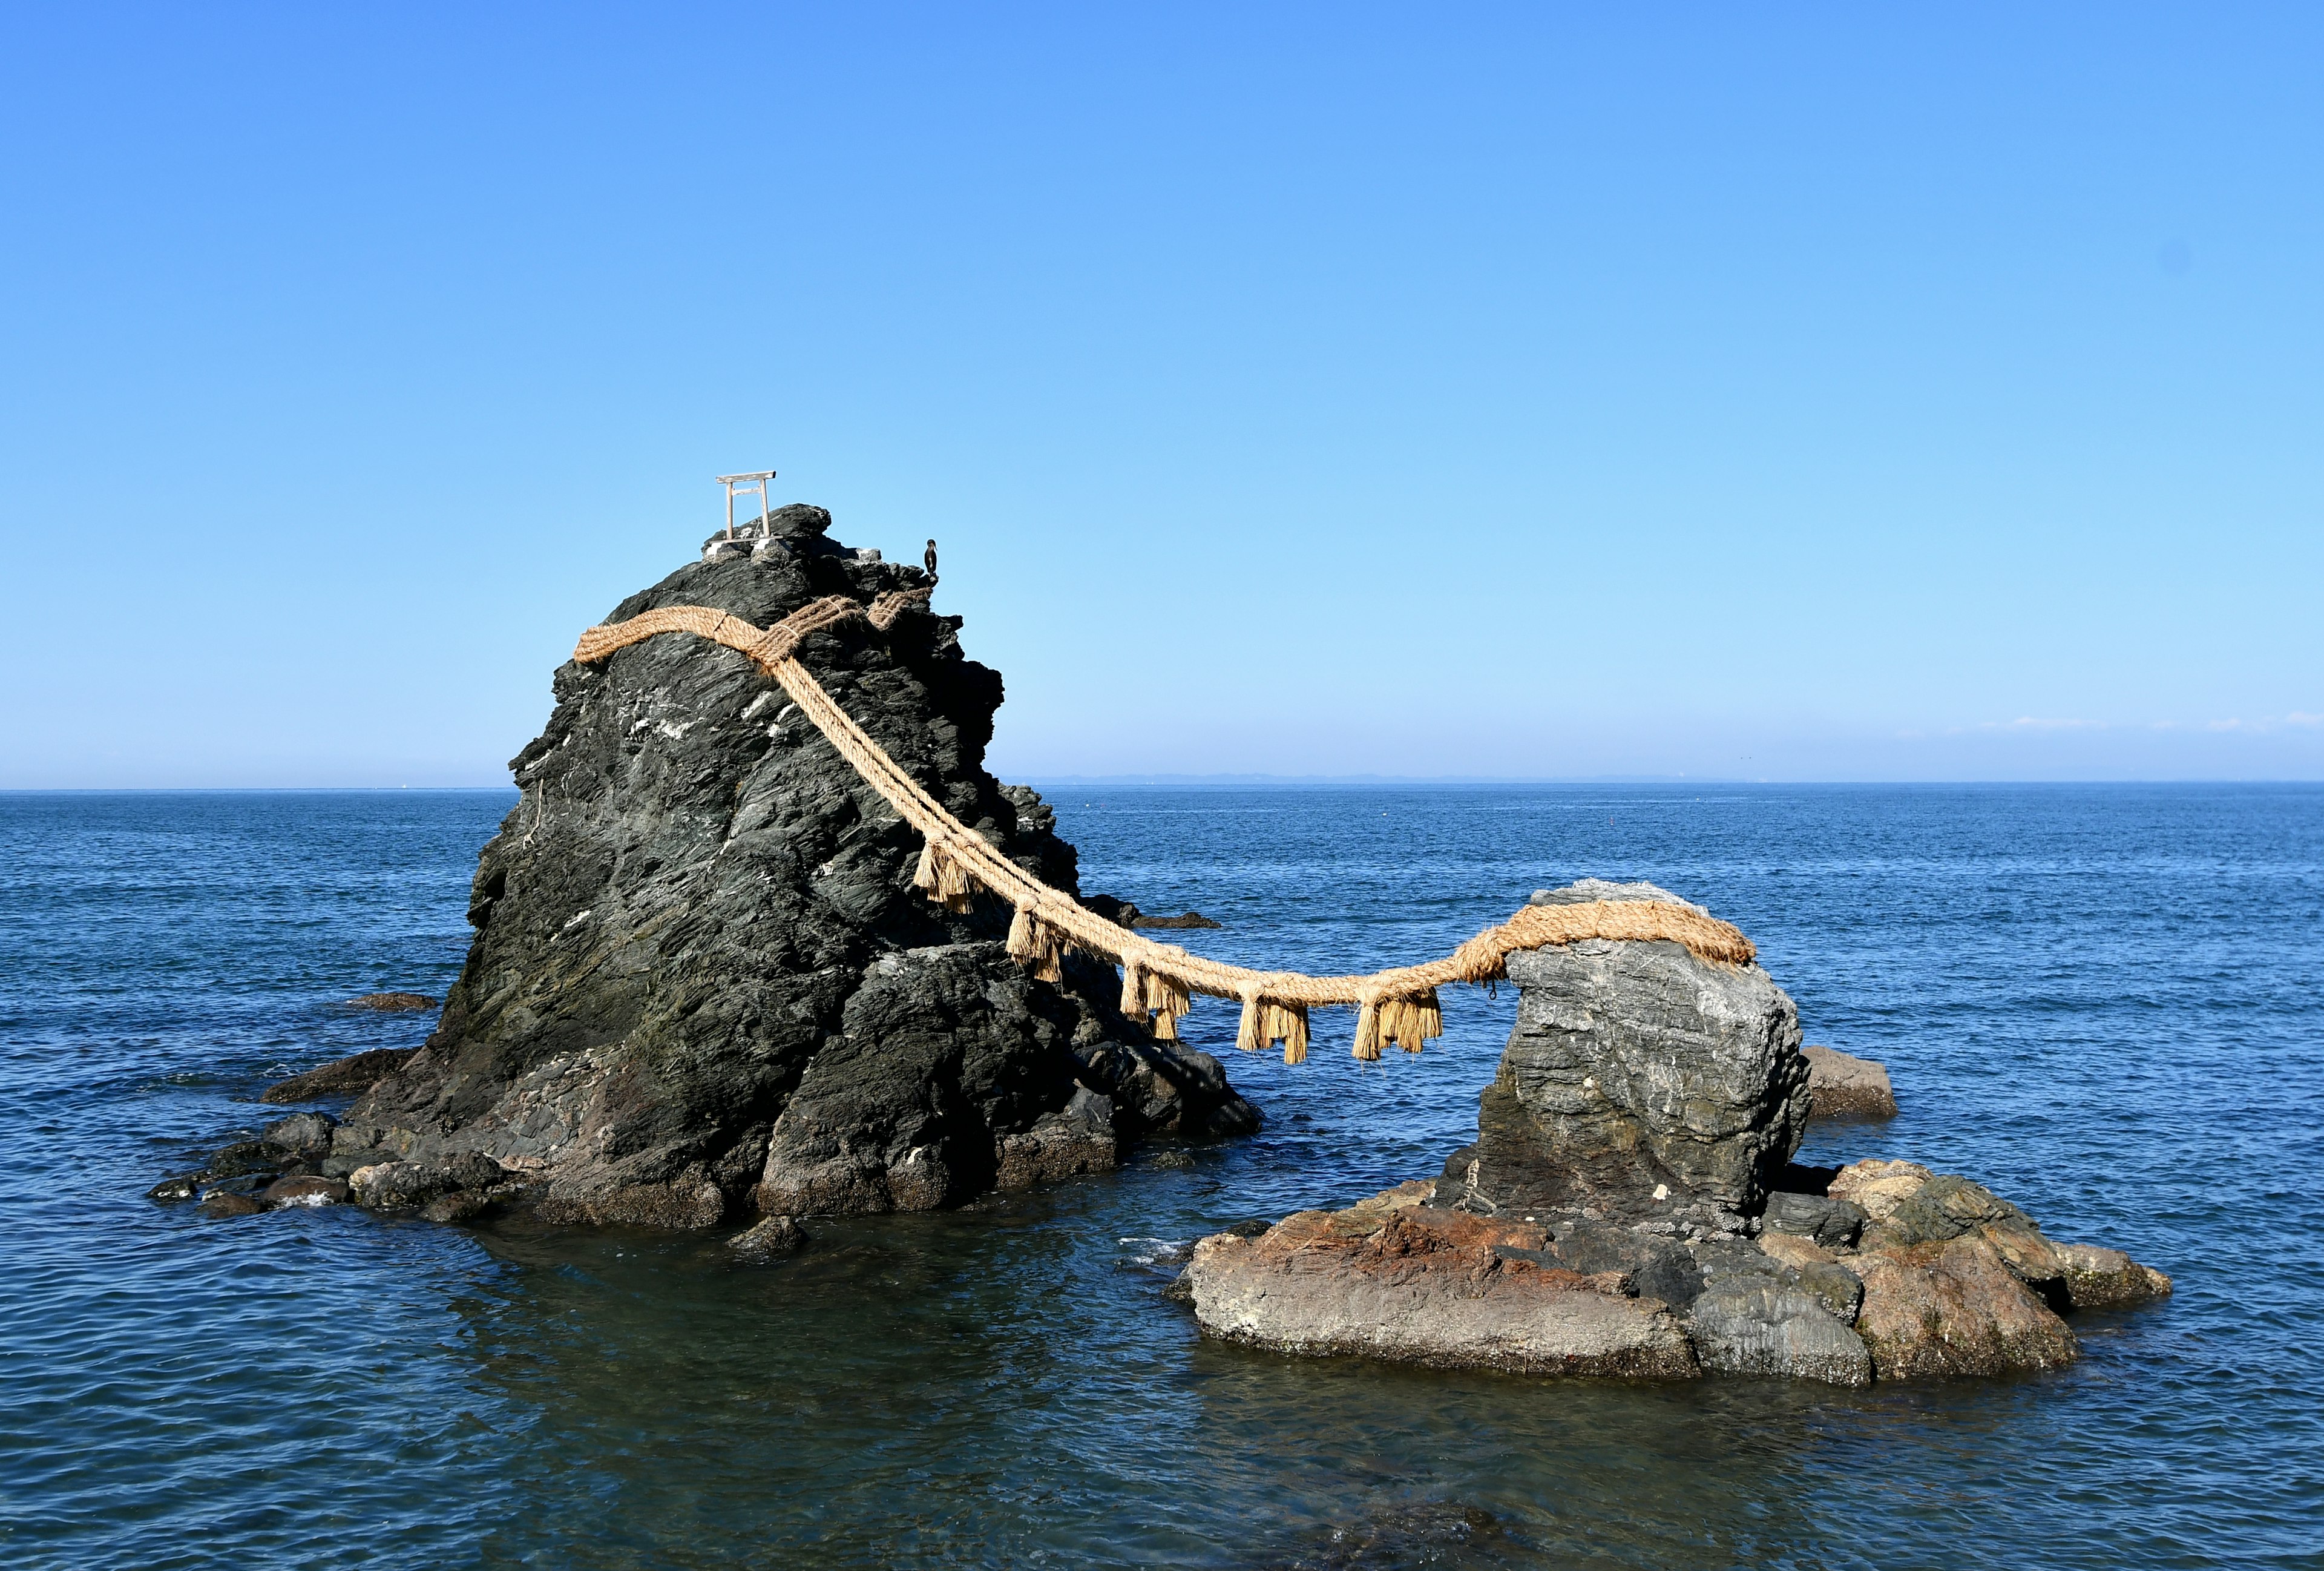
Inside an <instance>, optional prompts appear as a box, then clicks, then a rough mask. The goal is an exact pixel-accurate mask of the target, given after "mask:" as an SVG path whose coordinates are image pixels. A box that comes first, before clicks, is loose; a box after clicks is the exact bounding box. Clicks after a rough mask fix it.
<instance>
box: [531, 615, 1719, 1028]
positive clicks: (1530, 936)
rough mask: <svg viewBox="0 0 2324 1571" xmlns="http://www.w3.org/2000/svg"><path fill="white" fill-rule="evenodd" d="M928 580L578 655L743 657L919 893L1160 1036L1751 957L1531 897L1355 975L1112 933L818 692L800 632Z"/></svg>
mask: <svg viewBox="0 0 2324 1571" xmlns="http://www.w3.org/2000/svg"><path fill="white" fill-rule="evenodd" d="M929 592H930V590H929V588H927V587H923V588H918V589H899V590H893V591H890V592H889V593H887V594H884V595H881V596H879V597H878V598H877V599H876V600H874V601H873V602H872V603H871V605H870V606H869V607H866V606H864V605H862V604H860V603H859V602H857V601H854V600H851V599H849V598H848V597H847V596H844V595H834V596H827V597H826V598H824V599H821V600H816V601H814V602H812V603H811V604H809V605H806V606H803V607H802V608H800V609H799V610H798V611H795V612H793V613H792V614H791V615H788V616H786V617H784V618H783V619H782V620H781V621H780V622H778V623H776V624H774V625H773V626H772V627H766V628H761V627H757V626H754V625H752V624H751V623H748V622H745V621H743V620H742V618H741V617H739V616H733V615H728V614H727V613H726V612H724V611H714V610H712V609H711V608H709V607H708V606H705V605H666V606H662V607H660V608H659V609H657V610H653V611H648V612H644V613H642V614H641V615H637V616H632V617H631V618H630V619H629V620H628V621H626V622H617V623H613V624H610V625H608V626H602V627H592V628H590V629H589V630H588V631H587V632H586V633H583V634H582V635H581V641H580V642H579V643H578V644H577V645H576V647H575V648H574V651H573V658H574V659H575V660H576V661H579V662H580V663H582V664H584V665H589V664H594V663H595V662H596V661H602V660H604V659H606V658H607V657H608V656H610V655H612V654H613V652H615V651H616V650H621V649H625V648H627V647H628V646H629V645H631V644H632V643H637V642H642V641H643V640H645V639H649V638H651V637H653V636H655V635H656V634H658V633H694V634H696V635H697V636H699V637H702V638H706V639H709V640H710V641H711V642H714V643H719V644H723V645H724V646H725V647H726V648H728V649H732V650H736V651H739V652H742V653H743V654H745V655H748V656H750V658H751V659H752V661H755V662H756V663H757V664H758V666H759V668H760V669H761V670H763V671H765V672H766V673H767V674H768V675H770V676H771V677H772V678H774V679H775V680H776V681H777V682H779V683H780V684H781V686H782V688H783V691H784V692H785V693H787V694H788V695H789V696H790V699H791V701H792V702H793V703H795V704H797V705H798V707H799V710H800V712H801V713H802V714H804V715H805V716H807V718H808V719H809V720H810V721H812V722H814V724H815V727H816V730H818V731H820V732H822V733H823V735H824V738H825V740H826V741H828V742H829V743H830V744H831V745H832V746H833V747H834V748H835V749H836V750H837V751H838V753H839V755H840V756H841V757H842V758H844V759H845V760H846V761H847V762H848V763H849V765H850V766H851V767H853V769H854V771H855V772H856V773H857V774H858V775H860V776H862V779H863V781H864V783H865V784H867V785H869V786H870V787H871V789H872V790H875V791H877V792H879V794H880V795H881V798H882V799H884V800H886V801H887V803H888V804H889V806H890V807H892V808H893V809H895V810H896V811H897V813H898V814H899V815H900V816H901V817H902V818H904V820H905V821H906V822H907V823H908V824H910V825H911V826H912V827H913V828H914V829H916V830H918V832H919V833H920V835H921V836H922V837H923V838H924V840H925V842H926V844H925V845H924V846H922V847H921V851H920V860H919V865H918V868H917V869H916V870H915V872H914V873H913V876H912V883H913V884H914V886H915V887H917V888H918V889H919V890H920V891H921V892H923V893H925V894H927V897H928V898H929V899H930V900H933V901H938V902H940V903H942V904H943V905H944V906H945V908H946V909H947V910H954V911H966V910H969V909H970V908H971V904H972V902H973V899H974V896H975V892H976V891H977V890H979V889H984V890H988V891H990V892H991V893H993V894H995V895H997V896H999V897H1000V898H1001V899H1002V900H1005V901H1009V902H1010V905H1011V906H1012V907H1013V908H1014V909H1015V915H1014V917H1013V919H1011V921H1010V930H1009V953H1010V956H1012V957H1013V958H1015V959H1016V960H1017V961H1019V963H1020V964H1022V965H1026V966H1030V967H1032V968H1033V971H1034V974H1035V975H1037V976H1039V977H1041V978H1043V979H1045V980H1047V981H1051V982H1055V981H1057V980H1059V979H1060V978H1061V977H1062V975H1063V971H1062V969H1061V966H1062V965H1063V963H1064V959H1065V953H1066V951H1067V950H1069V949H1080V950H1082V951H1084V953H1087V954H1091V955H1094V956H1098V957H1100V958H1101V959H1103V960H1106V961H1110V962H1111V963H1112V964H1114V965H1117V966H1120V967H1121V968H1122V988H1121V1010H1122V1012H1123V1013H1124V1014H1127V1015H1130V1017H1132V1018H1133V1019H1137V1020H1139V1021H1145V1022H1146V1023H1148V1025H1149V1026H1150V1028H1151V1029H1152V1030H1153V1032H1154V1035H1155V1036H1156V1037H1157V1039H1159V1040H1166V1041H1168V1040H1176V1038H1177V1034H1178V1032H1177V1021H1178V1017H1179V1016H1181V1015H1183V1014H1185V1012H1187V1010H1188V1009H1190V1008H1191V1007H1193V1003H1194V996H1195V995H1196V994H1201V995H1203V996H1205V997H1210V998H1224V999H1232V1000H1234V1001H1236V1002H1238V1003H1240V1005H1241V1006H1242V1021H1241V1026H1240V1030H1239V1031H1238V1033H1237V1037H1236V1046H1238V1047H1240V1048H1242V1049H1246V1050H1249V1051H1258V1050H1260V1049H1264V1048H1266V1047H1268V1045H1270V1044H1271V1043H1274V1042H1277V1041H1279V1042H1281V1043H1283V1059H1284V1062H1286V1063H1287V1064H1296V1063H1299V1062H1300V1061H1302V1060H1303V1059H1305V1058H1306V1056H1307V1036H1308V1021H1307V1012H1308V1011H1309V1010H1310V1009H1312V1008H1314V1007H1315V1006H1316V1005H1319V1004H1321V1005H1327V1006H1328V1005H1342V1006H1347V1005H1352V1006H1353V1007H1354V1008H1355V1010H1356V1012H1357V1014H1356V1038H1355V1045H1354V1053H1355V1056H1356V1057H1357V1058H1379V1056H1380V1053H1381V1049H1383V1048H1385V1047H1386V1046H1388V1045H1389V1044H1391V1043H1392V1044H1394V1045H1395V1046H1397V1047H1399V1048H1402V1049H1404V1050H1405V1051H1406V1052H1412V1053H1416V1052H1418V1051H1420V1049H1421V1045H1422V1044H1423V1043H1424V1042H1425V1041H1427V1040H1429V1039H1430V1038H1432V1037H1438V1036H1442V1035H1443V1031H1444V1019H1443V1011H1442V1010H1441V1009H1440V1007H1439V1006H1438V1003H1437V1000H1436V990H1437V989H1438V988H1439V987H1442V986H1444V985H1445V984H1448V983H1456V982H1467V983H1490V982H1497V981H1499V980H1500V979H1502V978H1503V977H1505V976H1507V975H1508V957H1509V956H1511V955H1513V954H1515V953H1517V951H1519V950H1521V949H1538V948H1541V947H1545V946H1546V945H1552V944H1572V943H1577V942H1580V941H1581V940H1583V939H1587V938H1611V939H1617V940H1622V941H1627V942H1646V941H1653V940H1665V941H1669V942H1673V943H1678V944H1683V945H1684V946H1685V947H1687V948H1688V949H1689V950H1691V951H1692V952H1693V953H1694V954H1695V955H1697V956H1700V957H1701V958H1702V959H1704V960H1708V961H1711V962H1713V963H1716V964H1720V965H1731V966H1744V965H1748V964H1750V963H1751V961H1752V959H1753V958H1754V957H1755V955H1756V951H1755V950H1754V948H1753V947H1752V944H1751V940H1750V939H1748V938H1745V937H1744V936H1743V934H1742V932H1741V931H1740V930H1739V929H1737V928H1735V927H1734V926H1732V925H1731V924H1729V923H1727V922H1722V921H1720V920H1719V919H1717V918H1715V917H1710V916H1706V915H1704V914H1703V913H1702V912H1701V911H1699V910H1695V909H1694V908H1693V907H1692V906H1683V905H1676V904H1673V903H1671V902H1669V901H1585V902H1582V903H1580V904H1576V905H1551V906H1526V907H1524V908H1523V909H1522V910H1518V911H1517V914H1516V915H1515V916H1513V917H1511V918H1510V919H1508V921H1506V922H1503V923H1501V924H1500V925H1499V927H1492V928H1487V929H1485V930H1484V931H1483V932H1481V933H1479V934H1478V935H1477V936H1476V937H1475V938H1471V939H1470V940H1469V941H1468V942H1467V943H1465V944H1462V946H1461V947H1459V948H1457V949H1455V950H1453V951H1452V954H1450V955H1447V956H1444V957H1443V958H1442V959H1437V960H1431V961H1428V962H1426V963H1425V964H1423V965H1419V966H1394V967H1391V968H1389V969H1388V970H1385V971H1374V972H1370V973H1369V974H1366V975H1360V976H1309V975H1303V974H1301V973H1299V972H1296V971H1255V970H1251V969H1250V968H1248V967H1246V966H1230V965H1227V964H1226V963H1224V962H1223V961H1219V960H1213V959H1210V958H1208V957H1206V956H1201V955H1193V954H1189V953H1188V952H1187V951H1186V950H1185V949H1184V948H1181V947H1179V946H1177V945H1176V944H1164V943H1159V942H1157V941H1156V940H1154V939H1152V938H1144V937H1141V936H1140V935H1139V934H1137V933H1134V932H1132V931H1130V929H1127V928H1123V927H1119V926H1117V925H1115V924H1114V923H1113V922H1111V921H1109V920H1108V919H1105V918H1104V917H1102V916H1099V915H1098V914H1097V913H1096V912H1094V911H1093V910H1089V909H1088V908H1086V907H1085V906H1084V905H1083V904H1082V903H1081V902H1080V901H1077V900H1075V899H1074V897H1073V896H1071V895H1069V894H1066V893H1065V892H1063V891H1060V890H1055V889H1051V888H1050V887H1049V886H1048V885H1047V884H1046V883H1041V882H1040V880H1038V879H1037V878H1035V877H1034V876H1033V875H1032V874H1030V873H1027V872H1026V871H1025V870H1024V869H1023V868H1021V867H1019V866H1018V865H1017V864H1015V863H1014V862H1011V861H1010V860H1009V858H1007V857H1006V856H1003V855H1001V852H1000V851H999V849H998V848H997V847H995V846H992V845H991V843H990V842H989V841H987V840H986V839H985V838H984V837H983V836H982V835H979V834H978V833H977V832H976V831H975V830H973V829H972V828H970V827H968V826H967V825H965V824H963V823H962V822H961V821H960V820H959V819H957V818H954V817H953V816H952V814H950V813H949V812H947V811H945V808H944V806H943V804H941V803H940V802H938V801H937V800H936V799H935V798H934V797H932V796H930V795H929V794H928V793H927V790H924V789H922V787H921V786H920V783H919V782H918V781H916V780H914V779H913V778H912V777H911V776H910V775H908V774H907V773H906V772H904V770H903V768H902V766H901V765H899V764H898V763H897V762H896V761H895V760H894V759H892V758H890V757H889V756H888V753H887V752H886V751H885V750H884V749H882V748H881V746H880V744H878V743H876V742H874V741H872V740H871V737H870V736H869V735H865V733H864V731H863V729H862V727H861V726H859V725H856V724H855V722H854V720H853V718H851V717H850V716H848V714H847V712H846V711H845V710H844V709H842V708H841V707H839V705H838V704H837V703H836V702H835V701H834V700H833V698H832V697H831V695H830V694H828V693H826V692H825V691H824V690H823V686H822V684H821V683H819V682H817V681H816V679H815V678H814V677H813V676H812V675H810V674H809V673H808V671H807V668H806V667H805V666H803V665H801V664H800V663H799V661H798V647H799V645H800V644H801V643H803V642H805V641H806V640H807V638H808V637H810V636H812V635H813V634H815V633H822V632H826V631H828V630H830V629H832V628H835V627H837V626H839V625H841V624H844V623H846V622H849V621H852V620H853V618H855V617H857V616H863V617H865V618H866V619H867V620H868V621H870V622H871V624H872V625H873V626H874V627H877V628H879V629H881V630H882V631H885V630H886V629H888V628H890V627H891V626H893V625H894V624H895V621H896V619H897V618H898V617H899V616H900V615H902V614H903V613H904V612H905V611H907V610H908V609H910V608H911V607H912V606H913V605H915V604H917V603H918V602H921V601H924V600H926V599H927V596H928V595H929Z"/></svg>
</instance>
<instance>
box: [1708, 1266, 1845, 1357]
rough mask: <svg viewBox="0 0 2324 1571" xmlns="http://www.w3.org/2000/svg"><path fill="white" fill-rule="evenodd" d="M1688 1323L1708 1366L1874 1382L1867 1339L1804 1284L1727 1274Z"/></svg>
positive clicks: (1713, 1287)
mask: <svg viewBox="0 0 2324 1571" xmlns="http://www.w3.org/2000/svg"><path fill="white" fill-rule="evenodd" d="M1769 1263H1771V1264H1773V1263H1775V1262H1773V1261H1770V1262H1769ZM1835 1269H1837V1268H1835ZM1841 1274H1842V1275H1846V1274H1847V1273H1846V1272H1842V1273H1841ZM1686 1326H1687V1334H1688V1335H1690V1336H1691V1337H1692V1338H1693V1340H1694V1350H1695V1355H1696V1356H1697V1357H1698V1358H1700V1359H1701V1361H1702V1367H1703V1368H1705V1369H1709V1370H1716V1371H1719V1372H1721V1373H1726V1374H1766V1375H1788V1376H1791V1377H1793V1378H1794V1379H1799V1380H1820V1381H1822V1382H1826V1383H1827V1384H1830V1385H1842V1386H1867V1385H1870V1384H1871V1383H1872V1354H1870V1353H1869V1352H1868V1351H1867V1349H1866V1347H1865V1345H1864V1339H1863V1338H1862V1337H1860V1336H1858V1335H1857V1334H1856V1333H1855V1332H1853V1331H1851V1330H1849V1328H1848V1326H1846V1325H1845V1324H1844V1323H1842V1322H1841V1320H1840V1318H1839V1317H1837V1316H1835V1315H1834V1314H1832V1312H1831V1308H1829V1307H1828V1306H1827V1305H1826V1303H1825V1302H1824V1300H1823V1299H1822V1298H1820V1297H1819V1296H1817V1295H1816V1294H1814V1293H1812V1292H1810V1291H1808V1290H1806V1289H1805V1288H1804V1287H1803V1286H1800V1285H1797V1284H1788V1283H1785V1282H1784V1281H1782V1280H1776V1279H1773V1278H1766V1277H1757V1276H1749V1277H1745V1276H1735V1277H1728V1278H1725V1279H1722V1280H1719V1281H1717V1282H1714V1283H1713V1284H1712V1285H1711V1287H1709V1288H1707V1289H1704V1291H1703V1294H1702V1296H1701V1298H1697V1299H1695V1301H1694V1303H1693V1306H1692V1308H1689V1309H1688V1311H1687V1322H1686Z"/></svg>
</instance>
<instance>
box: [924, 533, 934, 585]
mask: <svg viewBox="0 0 2324 1571" xmlns="http://www.w3.org/2000/svg"><path fill="white" fill-rule="evenodd" d="M923 560H924V561H926V562H927V564H928V582H929V583H931V584H933V583H935V582H936V541H928V554H927V556H926V557H925V558H923Z"/></svg>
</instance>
